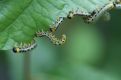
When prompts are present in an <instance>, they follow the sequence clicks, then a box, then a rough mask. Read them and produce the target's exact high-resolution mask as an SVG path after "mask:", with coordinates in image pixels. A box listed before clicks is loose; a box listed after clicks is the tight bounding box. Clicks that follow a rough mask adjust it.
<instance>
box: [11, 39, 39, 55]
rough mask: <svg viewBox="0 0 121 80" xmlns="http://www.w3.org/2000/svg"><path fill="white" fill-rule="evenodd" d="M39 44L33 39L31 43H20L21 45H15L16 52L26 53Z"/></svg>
mask: <svg viewBox="0 0 121 80" xmlns="http://www.w3.org/2000/svg"><path fill="white" fill-rule="evenodd" d="M36 46H37V44H36V42H35V40H33V41H32V42H31V43H30V44H22V43H21V44H20V45H19V46H15V47H13V52H14V53H24V52H28V51H31V50H32V49H33V48H35V47H36Z"/></svg>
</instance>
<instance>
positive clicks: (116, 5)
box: [86, 1, 121, 23]
mask: <svg viewBox="0 0 121 80" xmlns="http://www.w3.org/2000/svg"><path fill="white" fill-rule="evenodd" d="M113 8H116V9H121V4H120V1H116V2H110V3H108V4H106V5H105V6H103V7H102V8H100V9H96V10H94V11H93V12H92V13H91V15H90V16H88V17H87V18H86V22H88V23H90V22H95V21H96V20H97V19H99V18H100V17H101V16H102V15H103V14H105V13H107V12H108V11H109V10H111V9H113Z"/></svg>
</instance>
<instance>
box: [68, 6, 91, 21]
mask: <svg viewBox="0 0 121 80" xmlns="http://www.w3.org/2000/svg"><path fill="white" fill-rule="evenodd" d="M76 15H78V16H84V17H86V16H89V15H90V14H89V13H88V12H85V11H82V10H80V9H79V8H77V10H75V11H74V10H71V11H69V13H68V15H67V18H68V19H72V18H73V17H74V16H76Z"/></svg>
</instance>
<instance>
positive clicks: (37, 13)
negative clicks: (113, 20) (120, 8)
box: [0, 0, 109, 50]
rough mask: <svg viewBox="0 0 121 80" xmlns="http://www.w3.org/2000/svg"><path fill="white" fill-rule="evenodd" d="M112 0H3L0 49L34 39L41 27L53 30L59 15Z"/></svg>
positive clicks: (89, 9)
mask: <svg viewBox="0 0 121 80" xmlns="http://www.w3.org/2000/svg"><path fill="white" fill-rule="evenodd" d="M108 2H109V0H1V1H0V49H1V50H8V49H11V48H12V47H13V46H14V45H15V43H16V42H17V43H20V42H25V43H28V42H31V40H32V39H33V38H34V34H35V33H36V32H37V31H38V30H42V29H43V30H44V31H47V30H49V28H50V27H53V26H50V25H52V24H53V23H54V22H56V20H57V17H66V16H67V15H68V13H69V11H71V10H74V9H77V8H80V9H81V10H82V11H84V12H92V11H93V10H95V9H96V8H97V7H102V6H104V5H105V4H106V3H108Z"/></svg>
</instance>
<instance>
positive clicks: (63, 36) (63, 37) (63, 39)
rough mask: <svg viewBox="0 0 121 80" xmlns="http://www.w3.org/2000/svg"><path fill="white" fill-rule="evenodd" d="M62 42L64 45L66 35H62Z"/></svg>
mask: <svg viewBox="0 0 121 80" xmlns="http://www.w3.org/2000/svg"><path fill="white" fill-rule="evenodd" d="M61 40H62V42H63V43H65V42H66V35H65V34H63V35H62V39H61Z"/></svg>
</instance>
